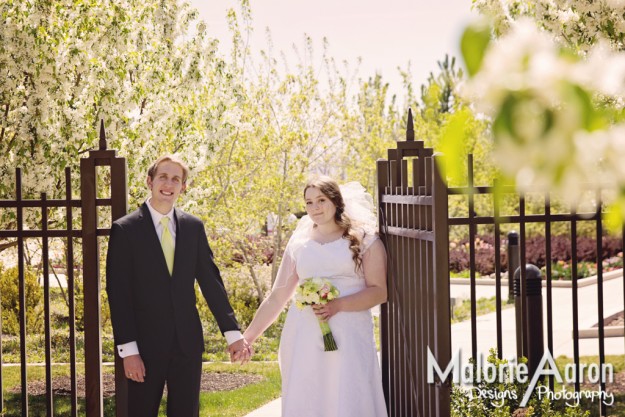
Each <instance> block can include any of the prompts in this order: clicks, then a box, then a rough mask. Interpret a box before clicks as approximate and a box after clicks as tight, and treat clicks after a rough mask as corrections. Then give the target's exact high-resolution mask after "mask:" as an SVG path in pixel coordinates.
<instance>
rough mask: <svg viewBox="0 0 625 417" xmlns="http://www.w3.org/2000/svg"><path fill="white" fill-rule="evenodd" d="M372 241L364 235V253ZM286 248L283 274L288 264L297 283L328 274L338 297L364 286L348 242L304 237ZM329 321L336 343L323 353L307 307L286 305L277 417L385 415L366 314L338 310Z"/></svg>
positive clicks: (372, 238) (375, 355)
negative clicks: (315, 239) (326, 241)
mask: <svg viewBox="0 0 625 417" xmlns="http://www.w3.org/2000/svg"><path fill="white" fill-rule="evenodd" d="M375 239H377V238H376V237H374V236H370V235H368V236H366V237H365V239H364V242H363V248H362V251H363V253H364V252H365V251H366V250H367V249H368V247H369V246H370V245H371V243H373V241H374V240H375ZM289 246H290V247H289V248H287V253H286V254H285V260H286V262H284V261H285V260H283V263H286V265H283V267H284V268H281V269H283V271H282V273H283V274H288V272H287V271H286V270H285V269H289V265H290V268H291V269H292V270H294V271H293V272H296V273H297V277H299V280H300V283H301V282H302V281H303V280H304V279H306V278H311V277H323V278H328V279H329V280H330V281H331V282H332V283H333V284H334V285H335V286H336V287H337V288H338V289H339V291H340V295H339V296H340V297H343V296H346V295H350V294H354V293H356V292H358V291H360V290H362V289H363V288H365V280H364V277H363V276H362V273H356V271H355V269H354V262H353V260H352V252H351V251H350V249H349V241H348V240H346V239H339V240H336V241H333V242H330V243H326V244H320V243H317V242H316V241H314V240H312V239H303V240H300V241H299V242H298V243H297V244H293V242H290V245H289ZM289 275H290V274H289ZM292 276H295V274H293V275H292ZM329 324H330V328H331V329H332V334H333V335H334V339H335V340H336V344H337V346H338V350H337V351H334V352H325V351H324V347H323V338H322V335H321V330H320V328H319V324H318V322H317V317H316V316H315V314H314V313H313V311H312V309H311V307H306V308H304V309H303V310H299V309H298V308H297V307H296V306H295V304H294V303H291V305H290V307H289V311H288V314H287V318H286V322H285V324H284V329H283V331H282V337H281V340H280V351H279V361H280V371H281V374H282V416H283V417H350V416H351V417H386V416H387V412H386V405H385V401H384V394H383V392H382V376H381V370H380V365H379V362H378V357H377V353H376V349H375V342H374V337H373V322H372V318H371V312H370V311H369V310H365V311H358V312H339V313H337V314H336V315H334V316H333V317H332V318H331V319H330V320H329Z"/></svg>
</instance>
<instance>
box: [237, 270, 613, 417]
mask: <svg viewBox="0 0 625 417" xmlns="http://www.w3.org/2000/svg"><path fill="white" fill-rule="evenodd" d="M552 291H553V293H552V294H553V295H552V297H553V324H554V329H553V352H552V353H553V356H554V358H555V357H558V356H560V355H565V356H568V357H573V315H572V311H573V291H572V289H571V288H553V289H552ZM468 293H469V286H467V285H452V286H451V296H452V297H461V298H468ZM476 294H477V297H478V298H480V297H493V296H494V295H495V287H494V286H486V285H479V286H477V287H476ZM502 294H503V296H504V297H507V286H504V287H502ZM542 294H543V322H544V330H545V339H544V340H545V346H547V335H546V331H547V324H546V323H547V297H546V289H545V288H543V292H542ZM578 298H579V303H578V304H579V307H578V315H579V329H580V330H581V329H588V328H591V327H592V326H593V325H595V324H596V323H597V321H598V320H597V318H598V317H599V316H598V308H597V285H589V286H585V287H582V288H579V289H578ZM504 299H505V298H504ZM623 305H624V301H623V279H622V277H621V278H616V279H612V280H608V281H606V282H604V314H603V316H604V317H609V316H611V315H612V314H614V313H616V312H618V311H622V310H623ZM502 329H503V338H502V339H503V340H502V341H503V349H502V350H503V357H504V358H510V357H512V356H515V354H516V331H515V312H514V308H508V309H505V310H503V311H502ZM496 331H497V327H496V314H495V313H490V314H486V315H483V316H479V317H478V318H477V332H478V334H479V335H480V337H479V338H478V343H477V346H478V354H479V353H483V354H484V357H486V356H487V355H488V350H489V349H490V348H492V347H496V346H497V332H496ZM451 337H452V352H456V350H457V349H461V350H462V352H463V354H462V356H463V359H462V360H463V361H465V360H468V357H469V356H470V355H471V322H470V321H464V322H462V323H456V324H454V325H452V326H451ZM579 352H580V356H590V355H598V352H599V343H598V339H596V338H588V339H580V341H579ZM624 352H625V340H624V338H623V337H622V336H621V337H609V338H606V339H605V354H606V355H623V353H624ZM463 363H465V362H463ZM280 416H281V413H280V398H278V399H277V400H274V401H271V402H269V403H267V404H265V405H264V406H263V407H261V408H259V409H257V410H255V411H253V412H252V413H250V414H248V415H247V416H245V417H280Z"/></svg>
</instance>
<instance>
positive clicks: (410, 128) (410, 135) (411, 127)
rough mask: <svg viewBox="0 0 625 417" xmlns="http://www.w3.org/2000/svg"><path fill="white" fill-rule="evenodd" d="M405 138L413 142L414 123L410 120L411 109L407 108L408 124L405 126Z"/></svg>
mask: <svg viewBox="0 0 625 417" xmlns="http://www.w3.org/2000/svg"><path fill="white" fill-rule="evenodd" d="M406 140H407V141H409V142H414V123H413V121H412V109H411V108H410V107H409V108H408V126H407V127H406Z"/></svg>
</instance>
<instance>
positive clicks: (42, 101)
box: [0, 0, 237, 220]
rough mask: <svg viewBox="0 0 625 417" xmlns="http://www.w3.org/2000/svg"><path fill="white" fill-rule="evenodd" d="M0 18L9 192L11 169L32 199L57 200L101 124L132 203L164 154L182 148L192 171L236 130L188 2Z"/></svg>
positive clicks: (211, 44)
mask: <svg viewBox="0 0 625 417" xmlns="http://www.w3.org/2000/svg"><path fill="white" fill-rule="evenodd" d="M0 14H1V15H2V17H3V21H4V22H5V23H4V24H3V25H2V27H1V28H0V72H1V74H2V77H1V78H2V81H3V82H2V84H1V86H0V107H1V108H2V119H1V128H0V153H1V154H2V155H3V158H2V159H1V160H0V194H1V195H3V196H6V195H10V194H12V192H13V187H14V185H13V184H14V182H13V178H14V176H13V171H14V167H15V166H20V167H22V168H23V173H24V188H25V189H26V191H27V192H28V193H31V192H39V191H47V192H54V190H59V191H58V192H61V191H60V190H63V187H59V184H60V181H61V178H62V176H63V168H65V167H68V166H69V167H72V168H75V167H77V164H78V162H79V157H80V156H81V155H83V154H85V153H86V152H87V150H89V149H91V148H94V147H95V146H96V144H97V136H98V130H97V126H98V123H99V120H100V119H103V120H104V121H105V125H106V129H107V136H108V138H109V143H110V146H111V147H113V148H115V149H119V150H120V151H121V154H122V156H125V157H126V158H127V159H128V164H129V185H130V192H131V196H132V201H133V202H134V201H136V199H138V198H142V197H143V195H144V193H145V191H144V189H145V188H144V185H143V184H144V180H145V172H146V168H147V164H148V163H149V162H151V161H152V160H154V159H155V158H156V157H157V155H159V154H161V153H164V152H178V153H180V154H182V155H183V157H184V158H185V159H187V161H188V162H189V164H190V165H191V166H192V167H194V168H195V167H197V166H199V165H201V164H202V163H203V161H204V160H205V158H206V155H207V154H208V153H209V152H210V149H211V147H212V146H214V145H215V143H218V142H219V141H220V140H221V139H222V138H223V136H224V135H225V134H227V133H228V132H229V129H228V128H227V127H228V126H229V125H231V124H233V123H234V122H235V120H233V118H236V117H237V113H236V111H232V109H236V92H233V88H232V86H231V85H229V83H228V82H224V81H227V80H228V79H229V77H228V76H227V74H225V73H224V72H225V71H224V64H223V62H222V61H221V60H220V59H218V58H217V57H216V55H215V53H216V47H217V42H216V41H215V40H212V39H209V38H208V37H207V36H206V34H205V26H204V25H203V24H199V25H197V27H196V28H191V27H190V25H191V23H192V22H193V21H194V19H195V17H196V13H195V12H194V11H190V10H189V7H188V5H187V4H185V3H183V4H179V3H178V2H177V1H175V0H165V1H161V0H158V1H156V0H146V1H143V2H139V3H137V2H131V1H122V2H119V1H101V2H88V1H83V0H64V1H34V2H2V3H1V4H0ZM190 30H193V32H194V34H193V35H190V34H189V31H190ZM5 220H7V219H6V218H5Z"/></svg>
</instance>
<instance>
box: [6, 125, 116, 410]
mask: <svg viewBox="0 0 625 417" xmlns="http://www.w3.org/2000/svg"><path fill="white" fill-rule="evenodd" d="M80 162H81V163H80V192H81V197H80V199H74V198H73V197H72V186H71V172H70V169H69V168H67V169H66V170H65V198H62V199H48V198H47V195H46V193H42V194H41V197H40V199H24V198H23V196H22V191H23V187H22V171H21V169H19V168H17V169H16V173H15V198H14V199H12V200H8V199H7V200H0V208H2V209H9V210H13V209H14V210H15V212H16V227H15V229H12V230H0V238H5V239H15V243H16V246H17V255H18V257H17V267H18V287H19V322H20V325H19V327H20V331H19V345H20V365H21V366H20V372H21V375H20V379H21V415H22V416H29V415H30V414H29V393H28V383H27V381H28V370H29V368H28V366H27V365H28V364H29V360H28V352H27V349H26V336H27V326H26V320H27V318H26V311H27V310H26V289H25V271H26V268H25V265H24V263H25V262H24V261H25V253H24V249H25V246H26V244H27V241H28V240H29V239H40V241H41V248H42V254H41V259H42V278H43V300H44V332H45V346H44V351H45V375H46V376H45V381H46V415H47V416H53V415H55V412H54V398H53V389H52V387H53V385H52V384H53V375H52V349H51V312H50V279H49V276H50V254H49V242H50V240H51V239H54V238H61V239H63V240H64V242H65V247H66V248H67V254H66V259H67V264H66V265H64V267H65V269H66V270H67V295H68V308H69V320H68V321H69V326H68V339H69V346H70V361H69V366H70V379H71V389H70V391H71V392H70V398H71V416H77V415H78V393H77V369H76V356H77V355H76V305H75V300H76V291H77V288H76V286H75V283H76V280H75V277H74V269H75V266H76V264H77V263H78V264H81V265H82V268H83V269H82V275H83V288H82V291H83V294H84V344H85V346H84V357H85V391H86V392H85V395H86V399H85V409H86V414H87V416H89V417H91V416H103V396H102V334H101V315H100V310H101V302H100V289H101V288H100V267H99V259H100V252H99V246H98V237H101V236H108V235H109V229H108V228H100V227H98V224H99V222H98V219H99V217H100V216H99V214H98V213H99V210H100V209H101V208H102V207H110V210H111V214H112V219H113V220H114V219H117V218H119V217H121V216H123V215H124V214H126V210H127V191H126V188H127V187H126V160H125V159H124V158H118V157H117V156H116V151H113V150H107V149H106V137H105V132H104V125H103V123H101V126H100V143H99V149H98V150H93V151H90V152H89V157H88V158H84V159H82V160H81V161H80ZM99 166H108V167H110V178H111V187H110V197H108V198H98V193H97V177H96V167H99ZM31 208H35V209H37V210H41V211H40V217H41V224H40V225H39V229H33V228H28V229H27V228H25V227H24V226H25V225H24V211H25V209H31ZM54 208H60V209H62V210H63V209H64V211H65V217H66V219H67V221H66V227H65V228H64V229H52V228H50V222H49V218H48V216H49V210H50V209H54ZM75 208H79V209H80V218H79V219H75V218H74V214H73V209H75ZM75 220H80V221H81V223H82V225H81V227H78V228H74V226H73V225H74V221H75ZM73 239H79V240H80V241H81V243H82V251H81V253H82V259H78V260H77V259H76V258H77V257H78V256H79V254H77V253H76V251H75V250H74V240H73ZM1 296H2V295H1V291H0V297H1ZM1 334H2V332H1V328H0V348H1V344H2V338H1ZM1 355H2V353H1V350H0V364H3V363H4V361H3V360H2V357H1ZM124 384H125V382H124V383H122V384H120V387H122V388H125V385H124ZM1 386H4V385H3V372H2V367H1V366H0V387H1ZM124 393H125V390H122V391H121V392H120V393H119V395H118V396H117V398H116V403H117V407H118V415H122V414H120V411H119V410H120V409H122V408H123V407H124V405H125V402H124V401H125V397H124ZM4 407H5V398H4V395H3V390H0V408H2V409H4ZM124 415H125V413H124Z"/></svg>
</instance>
